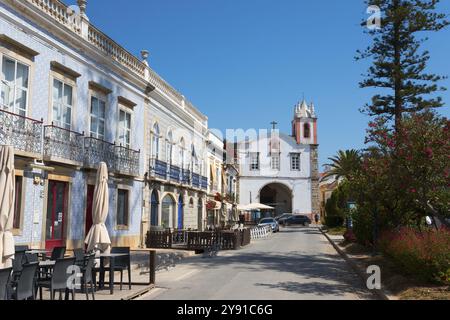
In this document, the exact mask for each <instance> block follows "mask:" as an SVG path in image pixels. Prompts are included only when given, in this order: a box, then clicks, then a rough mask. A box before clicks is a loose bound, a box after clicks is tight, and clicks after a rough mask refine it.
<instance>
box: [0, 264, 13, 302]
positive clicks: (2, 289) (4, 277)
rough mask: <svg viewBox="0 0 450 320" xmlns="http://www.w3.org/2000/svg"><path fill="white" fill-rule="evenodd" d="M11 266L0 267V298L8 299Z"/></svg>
mask: <svg viewBox="0 0 450 320" xmlns="http://www.w3.org/2000/svg"><path fill="white" fill-rule="evenodd" d="M11 273H12V268H7V269H0V300H8V298H9V297H8V288H9V283H10V282H9V281H10V279H11Z"/></svg>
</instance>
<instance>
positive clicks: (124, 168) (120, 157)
mask: <svg viewBox="0 0 450 320" xmlns="http://www.w3.org/2000/svg"><path fill="white" fill-rule="evenodd" d="M140 153H141V152H140V151H136V150H133V149H129V148H125V147H122V146H115V147H114V155H115V161H114V164H115V166H114V169H115V171H116V172H117V173H120V174H124V175H129V176H138V175H139V156H140Z"/></svg>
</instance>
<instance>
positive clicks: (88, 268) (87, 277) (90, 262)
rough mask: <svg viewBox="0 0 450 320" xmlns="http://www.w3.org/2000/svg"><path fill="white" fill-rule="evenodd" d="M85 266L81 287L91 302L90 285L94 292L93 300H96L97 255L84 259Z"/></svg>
mask: <svg viewBox="0 0 450 320" xmlns="http://www.w3.org/2000/svg"><path fill="white" fill-rule="evenodd" d="M84 263H85V265H84V266H83V268H82V274H83V277H82V279H81V285H82V288H83V289H84V292H85V293H86V299H87V300H89V291H88V284H89V285H90V290H91V292H92V300H95V294H94V293H95V288H96V286H95V285H94V284H95V271H94V266H95V254H92V255H90V256H88V257H86V258H85V259H84Z"/></svg>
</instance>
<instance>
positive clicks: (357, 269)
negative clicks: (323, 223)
mask: <svg viewBox="0 0 450 320" xmlns="http://www.w3.org/2000/svg"><path fill="white" fill-rule="evenodd" d="M319 231H320V232H321V233H322V234H323V235H324V236H325V238H327V240H328V241H329V242H330V243H331V245H332V246H333V247H334V249H335V250H336V251H337V252H338V253H339V254H340V256H341V257H342V258H343V259H344V260H345V261H346V262H347V263H348V264H349V265H350V266H351V267H352V269H353V270H354V271H355V272H356V273H357V274H358V276H359V277H360V278H361V279H362V280H363V281H364V282H366V281H367V274H366V272H365V270H363V269H362V268H361V267H360V266H359V265H358V264H357V263H356V262H355V261H353V259H352V258H350V257H349V256H348V255H347V254H346V253H345V252H344V251H343V250H342V249H341V248H339V246H338V245H337V244H336V243H335V242H334V241H333V240H332V239H331V238H330V237H329V236H328V234H326V233H325V232H323V230H322V229H320V228H319ZM370 291H371V292H373V293H374V294H375V295H376V296H377V297H378V298H379V299H380V300H392V299H391V298H389V296H388V295H387V294H386V293H385V292H384V291H383V290H379V289H374V290H370Z"/></svg>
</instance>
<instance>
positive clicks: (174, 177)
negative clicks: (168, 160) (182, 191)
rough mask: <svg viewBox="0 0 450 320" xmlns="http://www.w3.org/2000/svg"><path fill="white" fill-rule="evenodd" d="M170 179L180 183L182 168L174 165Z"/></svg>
mask: <svg viewBox="0 0 450 320" xmlns="http://www.w3.org/2000/svg"><path fill="white" fill-rule="evenodd" d="M169 178H170V180H172V181H175V182H178V183H179V182H180V180H181V169H180V167H177V166H174V165H172V164H171V165H170V172H169Z"/></svg>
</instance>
